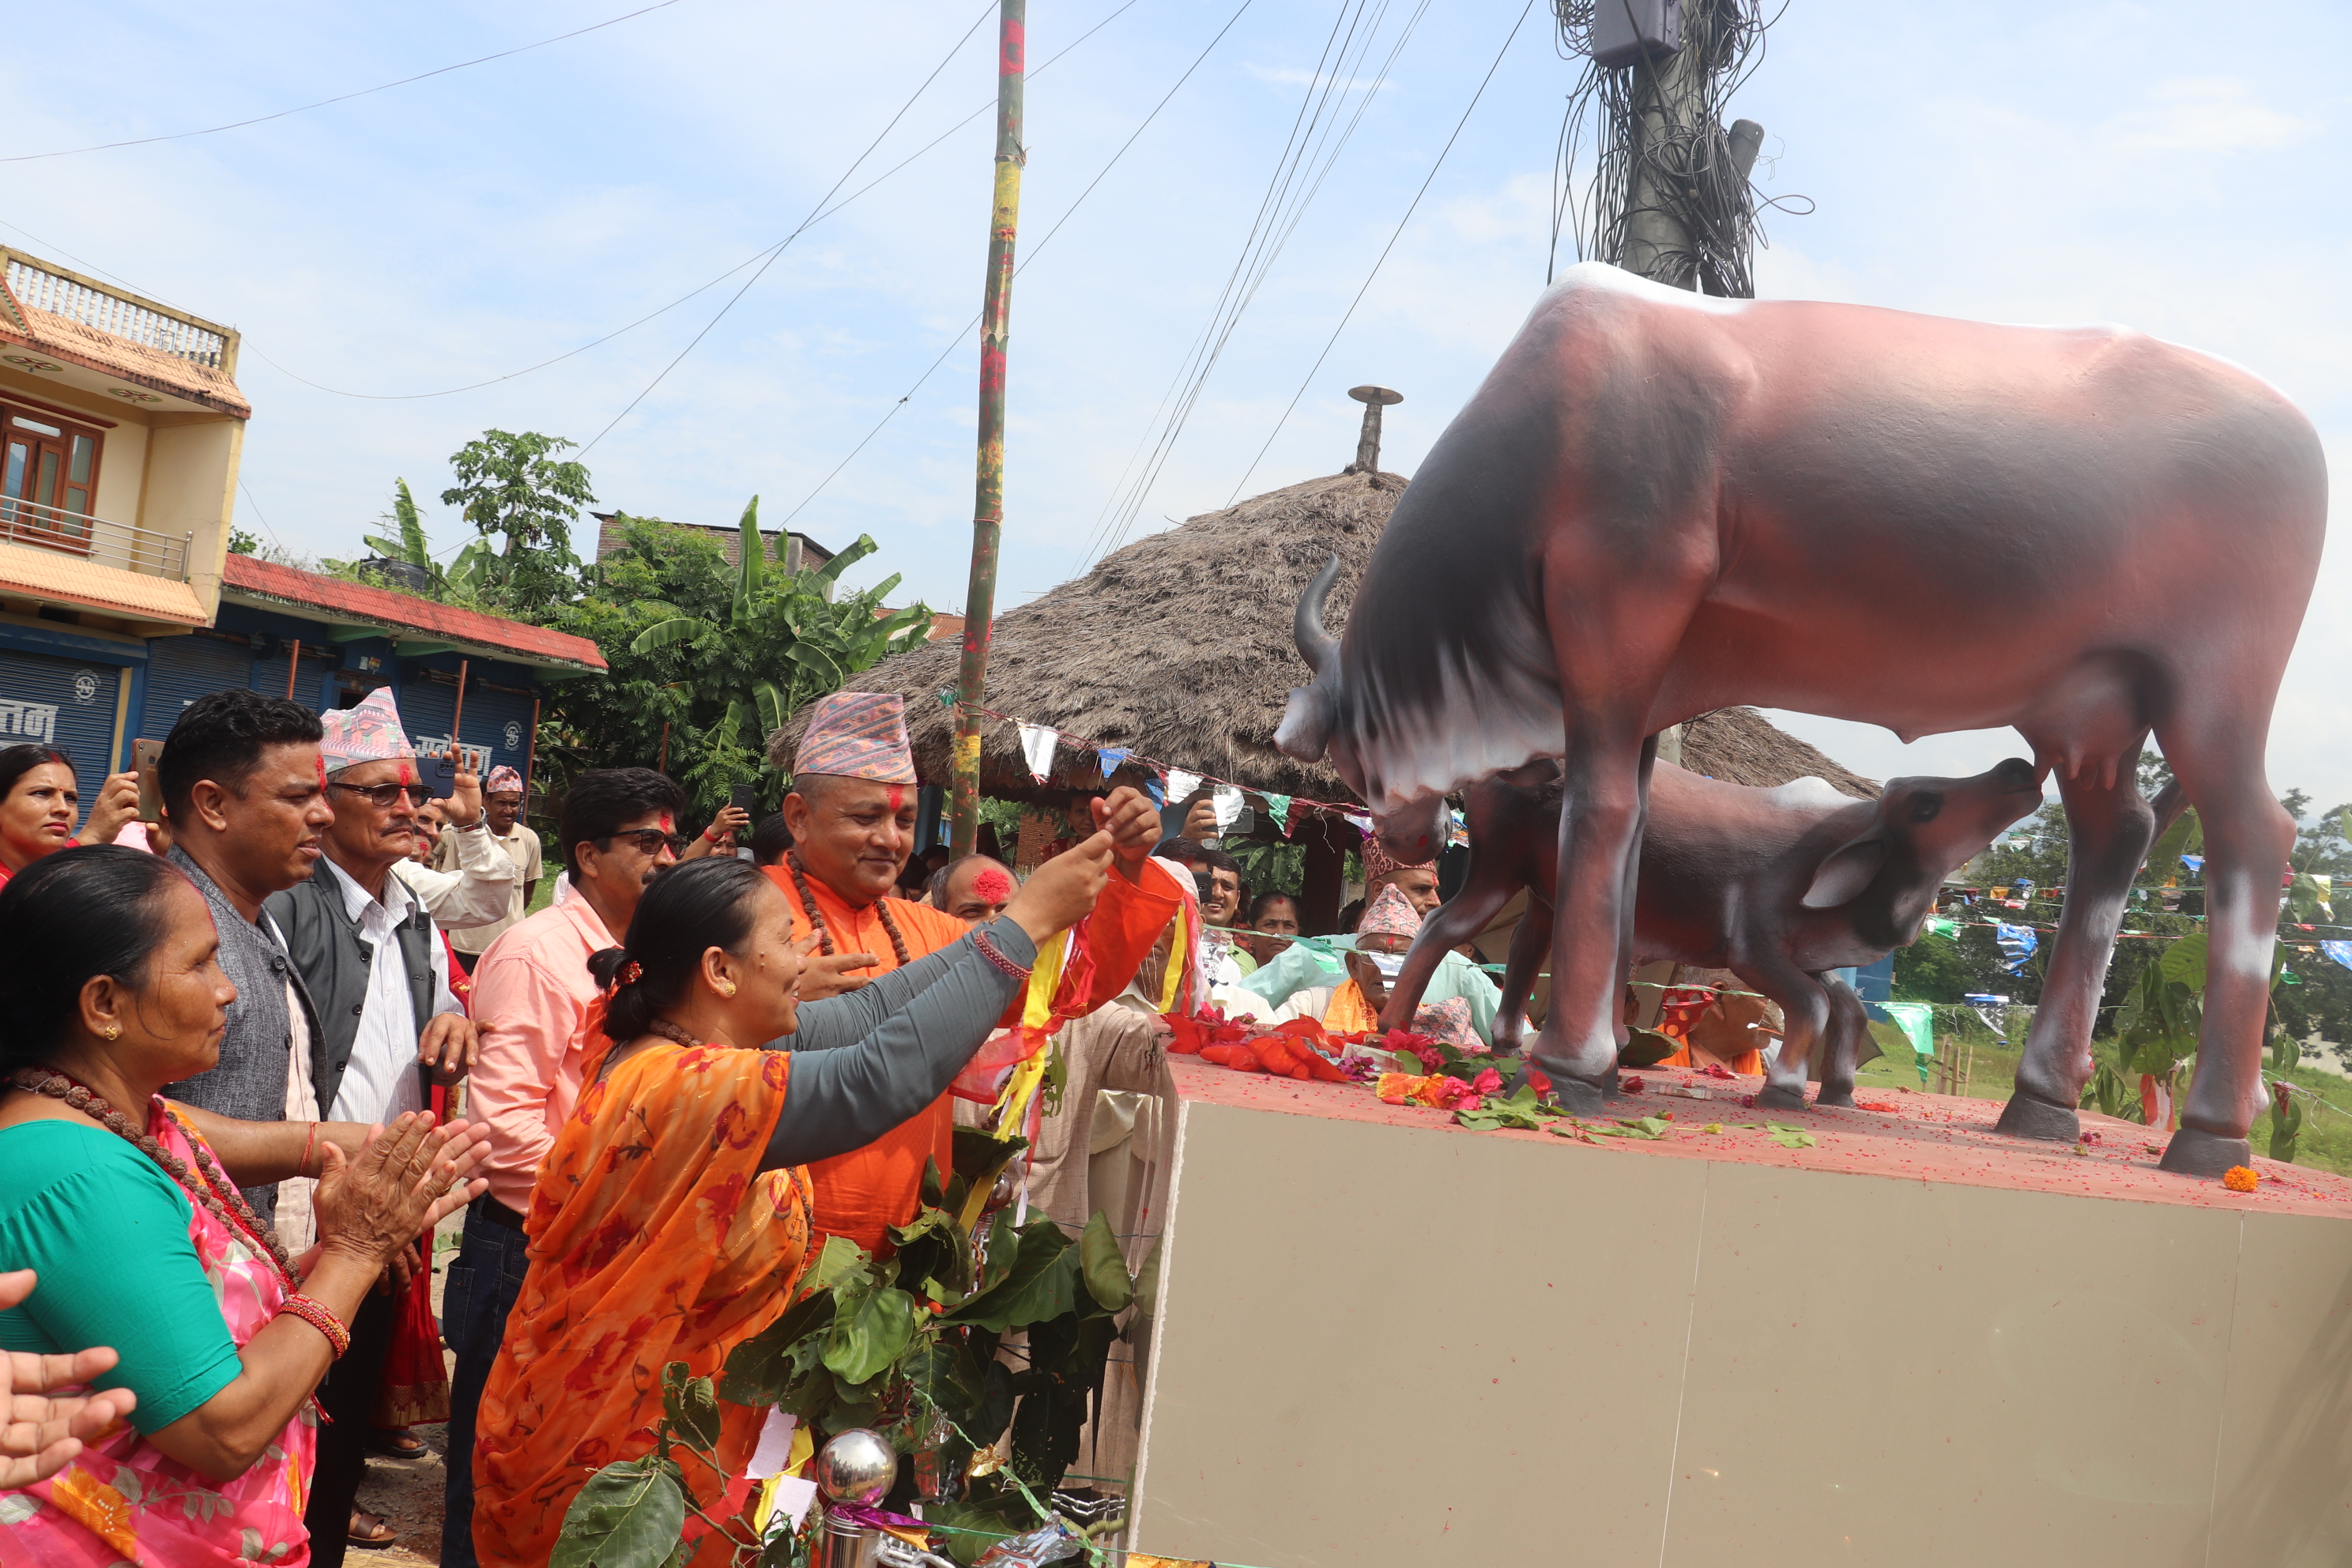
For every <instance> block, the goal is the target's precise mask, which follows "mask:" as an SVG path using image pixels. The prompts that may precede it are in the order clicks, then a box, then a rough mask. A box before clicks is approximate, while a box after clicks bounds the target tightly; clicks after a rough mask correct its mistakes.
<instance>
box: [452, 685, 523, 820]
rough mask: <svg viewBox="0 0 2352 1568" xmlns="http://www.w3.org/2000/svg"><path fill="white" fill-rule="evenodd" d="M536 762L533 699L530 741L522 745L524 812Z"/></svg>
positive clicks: (454, 738)
mask: <svg viewBox="0 0 2352 1568" xmlns="http://www.w3.org/2000/svg"><path fill="white" fill-rule="evenodd" d="M449 738H450V739H451V740H453V741H454V740H456V739H457V737H456V736H455V735H452V736H451V737H449ZM538 760H539V699H538V698H537V697H533V698H532V699H531V700H530V740H528V741H525V742H523V743H522V803H523V809H524V810H526V811H528V810H530V769H531V764H532V763H535V762H537V761H538Z"/></svg>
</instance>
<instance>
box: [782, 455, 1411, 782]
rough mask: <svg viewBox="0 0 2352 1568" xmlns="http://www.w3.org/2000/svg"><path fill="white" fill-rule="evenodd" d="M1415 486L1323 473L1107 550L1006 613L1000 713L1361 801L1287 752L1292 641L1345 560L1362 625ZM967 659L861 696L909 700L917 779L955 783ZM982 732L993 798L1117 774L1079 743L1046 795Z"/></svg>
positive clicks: (1189, 763) (1171, 762) (902, 669)
mask: <svg viewBox="0 0 2352 1568" xmlns="http://www.w3.org/2000/svg"><path fill="white" fill-rule="evenodd" d="M1404 486H1405V481H1404V479H1402V477H1401V476H1399V475H1396V474H1379V475H1370V474H1339V475H1334V476H1332V477H1330V478H1328V479H1308V480H1307V482H1306V483H1304V484H1297V485H1291V486H1288V487H1286V488H1285V489H1278V490H1273V491H1269V492H1268V493H1267V494H1265V495H1262V496H1253V497H1252V498H1251V499H1249V500H1245V501H1243V502H1241V503H1240V504H1239V505H1237V506H1231V507H1227V508H1226V509H1225V510H1223V511H1213V512H1207V513H1204V514H1202V516H1199V517H1196V518H1193V519H1192V520H1191V521H1187V522H1184V523H1181V524H1179V525H1178V526H1177V527H1174V528H1171V529H1168V530H1167V531H1164V532H1160V533H1155V534H1152V535H1150V537H1149V538H1145V539H1139V540H1137V541H1136V542H1134V543H1132V544H1130V545H1129V546H1127V547H1126V548H1125V549H1124V550H1120V551H1118V552H1115V553H1113V554H1110V555H1108V556H1105V557H1104V558H1103V559H1102V560H1101V561H1099V562H1097V563H1095V566H1094V568H1093V569H1092V570H1091V571H1089V572H1087V574H1086V575H1084V576H1083V577H1078V578H1075V579H1073V580H1072V581H1070V582H1067V583H1065V584H1062V585H1061V586H1059V587H1057V588H1055V589H1053V590H1052V591H1050V592H1048V593H1045V594H1043V595H1039V596H1038V597H1036V598H1034V599H1033V600H1031V601H1030V602H1029V603H1028V604H1025V605H1022V606H1021V607H1020V608H1018V609H1013V610H1006V611H1003V613H1001V614H1000V615H999V616H997V617H996V629H995V634H994V637H993V641H992V646H991V647H990V650H989V656H988V698H987V706H988V707H990V708H991V709H993V710H995V711H997V712H999V713H1006V714H1011V715H1013V716H1014V717H1016V718H1019V719H1021V720H1024V721H1027V722H1030V723H1035V724H1051V725H1053V726H1054V727H1055V728H1056V729H1059V730H1063V731H1067V732H1068V733H1070V734H1073V735H1082V736H1085V737H1087V739H1089V740H1092V741H1098V742H1102V743H1103V744H1104V745H1108V746H1118V747H1124V748H1128V749H1130V750H1133V751H1135V752H1138V753H1139V755H1141V756H1143V757H1147V758H1150V760H1152V761H1154V762H1157V763H1162V764H1164V765H1168V766H1173V767H1178V768H1182V769H1184V770H1186V771H1188V772H1192V773H1205V774H1208V775H1210V776H1212V777H1214V778H1221V779H1225V780H1229V781H1231V782H1233V783H1234V784H1242V785H1244V786H1246V787H1248V788H1250V789H1255V790H1272V791H1274V792H1275V793H1276V794H1279V795H1303V796H1306V797H1307V798H1308V799H1311V800H1325V801H1341V802H1352V801H1353V800H1354V799H1355V796H1354V795H1351V794H1350V793H1349V790H1348V786H1347V785H1345V784H1341V783H1340V782H1339V774H1338V773H1334V772H1332V771H1331V769H1330V767H1329V765H1328V764H1327V763H1311V764H1310V763H1300V762H1297V761H1296V760H1294V759H1292V758H1290V757H1286V756H1285V755H1283V754H1282V753H1281V752H1278V751H1276V749H1275V745H1274V731H1275V726H1276V725H1277V724H1279V723H1280V722H1281V721H1282V709H1283V704H1284V702H1285V701H1286V700H1288V698H1289V695H1290V689H1291V688H1292V687H1293V686H1298V685H1303V684H1305V683H1306V682H1307V679H1309V676H1308V672H1307V666H1306V664H1305V662H1304V661H1303V660H1301V659H1300V658H1299V657H1298V649H1297V646H1296V645H1294V644H1293V643H1292V641H1291V639H1290V622H1291V613H1292V611H1293V610H1295V609H1296V608H1297V605H1298V598H1299V595H1302V594H1304V593H1305V592H1306V591H1307V584H1309V583H1311V582H1313V581H1314V578H1315V574H1316V573H1318V572H1319V571H1321V570H1322V568H1323V563H1324V561H1325V560H1326V559H1328V557H1329V556H1330V554H1331V552H1333V551H1337V552H1339V562H1340V574H1339V588H1338V589H1337V590H1335V591H1334V593H1333V594H1332V596H1331V609H1330V612H1329V615H1328V622H1329V624H1330V625H1331V626H1333V627H1334V628H1335V629H1336V628H1338V627H1339V626H1344V625H1346V622H1347V607H1348V605H1349V602H1350V601H1351V600H1352V599H1353V597H1354V594H1355V588H1354V584H1355V581H1356V579H1357V578H1358V577H1360V576H1361V575H1362V574H1363V570H1364V566H1365V563H1367V562H1369V561H1370V559H1371V555H1372V546H1373V545H1374V544H1375V543H1377V542H1379V541H1380V537H1381V530H1382V529H1383V528H1385V527H1386V526H1387V525H1388V518H1389V511H1390V510H1391V508H1392V507H1394V506H1395V505H1396V500H1397V497H1398V496H1399V495H1400V494H1402V492H1403V489H1404ZM961 657H962V649H961V646H960V645H959V644H958V643H955V642H940V643H934V644H932V645H930V646H929V647H919V648H914V649H911V650H910V651H908V652H906V653H901V654H896V655H893V656H892V657H891V658H887V659H884V660H883V661H882V662H881V663H880V664H877V665H876V666H875V667H874V668H871V669H868V670H866V671H865V672H864V673H863V674H861V675H859V676H857V677H856V685H857V687H858V688H859V689H861V690H866V691H896V692H898V693H899V694H900V695H901V696H903V697H905V698H906V700H907V734H908V739H909V740H910V741H911V742H913V743H914V748H915V769H916V771H917V772H918V773H920V774H921V775H922V777H923V778H924V780H925V781H926V782H928V783H933V784H946V783H947V782H948V778H949V775H950V772H951V768H950V758H949V752H950V743H951V742H952V741H953V739H954V736H955V714H954V711H953V710H952V709H950V708H949V707H948V706H947V705H946V704H945V703H943V702H941V701H940V693H941V692H942V691H950V692H951V691H952V689H953V688H954V686H955V683H956V666H957V664H958V662H959V660H960V659H961ZM807 721H808V720H807V715H806V714H805V713H803V714H799V715H796V716H795V717H794V718H793V721H791V722H790V723H789V724H787V725H786V726H785V727H784V728H783V729H782V730H781V731H778V732H777V733H776V734H775V736H774V737H773V738H772V740H771V742H770V745H769V754H770V757H771V758H772V761H774V763H776V765H777V766H779V767H785V768H789V767H790V766H791V765H792V758H793V752H794V750H795V749H796V748H797V747H798V746H799V744H800V737H801V731H802V730H803V728H804V727H805V726H806V724H807ZM981 735H982V739H981V752H980V787H981V789H982V793H984V794H987V795H997V796H1000V797H1003V798H1006V799H1024V800H1025V799H1034V798H1036V797H1038V796H1039V795H1042V794H1045V793H1048V792H1053V791H1059V790H1066V789H1068V788H1069V787H1071V786H1072V785H1075V784H1099V783H1100V782H1101V780H1102V770H1101V766H1100V764H1099V763H1097V761H1096V759H1095V756H1094V754H1093V753H1092V752H1081V751H1077V750H1076V749H1074V748H1072V747H1070V746H1068V745H1065V746H1064V747H1063V748H1062V750H1061V752H1060V753H1059V754H1058V755H1057V757H1056V758H1055V770H1054V774H1053V777H1052V778H1051V780H1050V781H1049V783H1048V784H1047V785H1046V786H1045V787H1044V788H1043V789H1041V787H1040V786H1039V785H1038V784H1036V783H1035V781H1034V779H1032V778H1031V776H1030V773H1029V768H1028V764H1027V763H1024V761H1023V760H1022V756H1021V737H1020V733H1019V731H1016V730H1015V729H1014V728H1013V725H1011V724H1009V723H1002V722H998V721H994V720H991V721H987V722H986V723H984V724H983V725H982V731H981Z"/></svg>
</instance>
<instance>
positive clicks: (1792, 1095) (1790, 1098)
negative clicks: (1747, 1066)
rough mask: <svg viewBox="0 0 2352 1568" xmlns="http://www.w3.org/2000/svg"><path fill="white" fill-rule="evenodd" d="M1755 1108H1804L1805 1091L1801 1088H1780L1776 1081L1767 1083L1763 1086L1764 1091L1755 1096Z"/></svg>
mask: <svg viewBox="0 0 2352 1568" xmlns="http://www.w3.org/2000/svg"><path fill="white" fill-rule="evenodd" d="M1756 1109H1757V1110H1804V1109H1805V1091H1804V1090H1803V1089H1782V1088H1781V1087H1780V1085H1779V1084H1777V1083H1768V1084H1766V1085H1765V1086H1764V1092H1763V1093H1761V1094H1759V1095H1758V1096H1757V1097H1756Z"/></svg>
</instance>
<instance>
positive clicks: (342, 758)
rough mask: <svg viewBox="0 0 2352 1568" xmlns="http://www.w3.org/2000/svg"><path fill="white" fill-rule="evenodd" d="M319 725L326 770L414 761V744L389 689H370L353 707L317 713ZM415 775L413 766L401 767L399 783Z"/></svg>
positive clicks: (322, 764) (333, 771)
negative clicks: (402, 724) (403, 726)
mask: <svg viewBox="0 0 2352 1568" xmlns="http://www.w3.org/2000/svg"><path fill="white" fill-rule="evenodd" d="M319 725H320V729H321V730H322V731H325V732H324V733H323V734H321V735H320V737H319V759H320V766H321V767H322V768H323V769H324V770H325V771H326V772H328V773H341V772H342V771H343V770H344V769H345V768H351V767H357V766H358V765H359V764H360V763H392V762H397V763H406V764H413V763H414V762H415V756H416V748H415V747H414V746H412V745H410V744H409V743H408V733H407V731H404V730H403V729H402V728H401V725H400V710H399V709H398V708H397V707H395V706H394V703H393V700H392V693H391V692H390V691H388V690H386V689H383V688H382V687H378V688H377V689H375V690H373V691H371V692H369V693H368V694H367V697H366V699H365V700H363V701H362V702H361V703H360V705H359V706H358V707H356V708H345V709H341V710H338V711H336V712H332V713H322V714H320V716H319ZM414 778H415V773H414V772H413V769H412V767H406V766H404V768H403V769H402V771H401V775H400V781H401V783H403V784H407V783H410V782H411V781H413V780H414Z"/></svg>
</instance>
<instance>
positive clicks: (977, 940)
mask: <svg viewBox="0 0 2352 1568" xmlns="http://www.w3.org/2000/svg"><path fill="white" fill-rule="evenodd" d="M971 945H972V946H974V947H976V948H978V949H980V956H981V957H982V958H984V959H986V960H988V962H989V963H992V964H994V965H996V967H997V968H999V969H1001V970H1003V972H1004V973H1007V974H1009V975H1011V976H1012V977H1013V979H1014V980H1016V981H1019V980H1026V979H1028V978H1029V971H1028V970H1026V969H1024V968H1023V967H1022V966H1021V965H1020V964H1017V963H1013V960H1012V959H1011V958H1010V957H1008V956H1007V955H1006V954H1005V953H1004V952H1002V951H1000V950H999V949H998V947H997V945H996V943H995V942H992V941H990V940H989V936H988V932H987V931H985V930H977V931H973V932H972V933H971Z"/></svg>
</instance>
